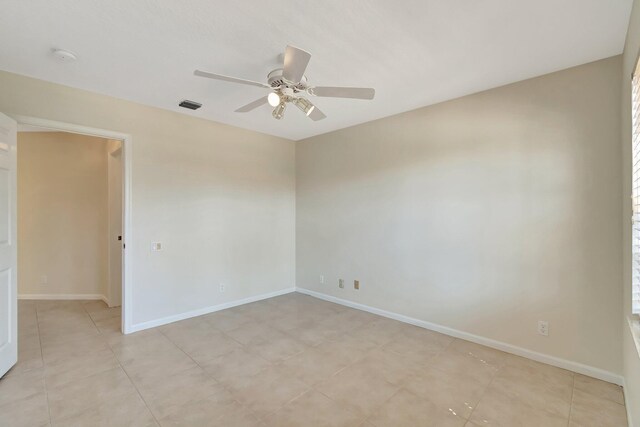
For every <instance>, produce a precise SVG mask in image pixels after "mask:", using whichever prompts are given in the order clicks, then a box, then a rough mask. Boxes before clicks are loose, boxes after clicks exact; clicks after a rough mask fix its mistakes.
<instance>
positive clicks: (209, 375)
mask: <svg viewBox="0 0 640 427" xmlns="http://www.w3.org/2000/svg"><path fill="white" fill-rule="evenodd" d="M211 327H212V328H214V329H215V330H216V331H218V332H221V333H222V334H223V335H224V336H226V335H225V334H224V333H223V332H222V331H220V330H219V329H218V328H216V327H214V326H211ZM158 332H159V333H160V335H162V336H163V337H165V338H166V339H167V341H169V342H170V343H171V344H173V345H174V347H176V348H177V349H178V350H180V351H181V352H182V353H184V354H185V355H186V356H187V357H188V358H189V359H191V361H192V362H193V363H195V364H196V366H197V367H199V368H200V369H202V371H203V372H204V374H205V375H206V376H207V378H210V379H212V380H213V381H215V382H216V384H219V385H220V386H221V387H222V388H223V389H224V390H225V391H226V392H227V393H229V394H230V395H231V397H232V398H233V401H234V402H236V403H237V404H239V405H241V406H242V407H243V408H245V409H246V410H247V411H249V412H250V413H251V414H252V415H253V411H251V410H250V409H249V408H248V407H247V405H245V404H244V403H242V402H240V401H238V399H236V398H235V396H234V395H233V392H232V391H231V390H229V388H228V387H227V386H226V385H225V384H222V383H221V382H220V381H218V380H217V379H216V378H215V377H214V376H213V375H212V374H210V373H209V372H207V370H206V369H205V368H204V367H203V366H202V365H200V364H199V363H198V362H196V360H195V359H194V358H193V357H191V355H190V354H189V353H187V352H186V351H184V350H183V349H182V348H181V347H180V346H179V345H178V344H176V343H175V342H173V340H172V339H171V338H169V337H168V336H167V335H166V334H165V333H164V332H162V330H161V328H158ZM228 338H230V339H233V338H231V337H228ZM234 341H235V340H234ZM236 342H237V341H236ZM238 344H240V343H238ZM240 345H242V344H240ZM243 348H244V346H243ZM227 354H228V353H227ZM221 356H224V355H221ZM258 357H259V356H258ZM186 370H188V369H185V371H186ZM185 371H181V372H180V373H182V372H185ZM223 416H224V415H220V417H219V418H217V419H221V418H222V417H223ZM154 418H155V415H154ZM256 418H258V417H256ZM258 419H259V418H258Z"/></svg>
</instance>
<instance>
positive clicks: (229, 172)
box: [0, 72, 295, 327]
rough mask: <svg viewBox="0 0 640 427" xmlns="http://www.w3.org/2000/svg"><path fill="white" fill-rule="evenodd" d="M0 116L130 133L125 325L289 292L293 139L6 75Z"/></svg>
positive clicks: (0, 81)
mask: <svg viewBox="0 0 640 427" xmlns="http://www.w3.org/2000/svg"><path fill="white" fill-rule="evenodd" d="M203 108H207V106H206V105H205V106H204V107H203ZM0 111H1V112H4V113H7V114H9V115H11V114H14V115H15V114H19V115H26V116H32V117H38V118H43V119H49V120H58V121H62V122H66V123H74V124H79V125H83V126H90V127H94V128H100V129H108V130H111V131H116V132H122V133H126V134H130V135H131V137H132V141H133V156H132V164H133V172H132V174H133V176H132V181H131V185H132V200H131V202H132V222H133V224H132V225H133V227H132V232H133V241H132V242H126V244H127V249H126V250H127V251H131V257H132V259H133V265H132V270H133V280H132V282H131V283H130V285H131V287H132V301H130V302H131V306H130V307H131V309H132V312H133V319H132V323H133V324H134V326H136V325H138V326H141V327H144V326H149V325H151V324H153V323H145V322H155V321H161V320H162V319H165V318H167V317H169V316H173V315H179V314H182V313H188V312H191V311H194V310H200V309H205V308H207V307H209V306H214V305H217V304H221V303H225V302H230V301H235V300H239V299H242V298H247V297H251V296H255V295H260V294H264V293H270V292H275V291H279V290H283V289H286V288H290V287H292V286H294V281H295V278H294V275H295V265H294V263H295V246H294V245H295V236H294V232H295V145H294V143H293V142H292V141H287V140H284V139H281V138H276V137H272V136H268V135H264V134H260V133H256V132H252V131H247V130H242V129H239V128H235V127H232V126H227V125H222V124H219V123H214V122H211V121H206V120H202V119H197V118H194V117H190V116H188V115H183V114H177V113H173V112H170V111H165V110H160V109H156V108H152V107H146V106H143V105H140V104H135V103H132V102H128V101H124V100H120V99H116V98H111V97H108V96H103V95H98V94H95V93H91V92H87V91H83V90H78V89H72V88H69V87H65V86H61V85H56V84H52V83H47V82H44V81H40V80H35V79H32V78H28V77H23V76H18V75H15V74H11V73H7V72H0ZM151 242H162V243H163V245H164V249H163V251H161V252H152V251H151ZM221 282H222V283H225V284H226V292H224V293H220V292H219V284H220V283H221Z"/></svg>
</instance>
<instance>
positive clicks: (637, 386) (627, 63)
mask: <svg viewBox="0 0 640 427" xmlns="http://www.w3.org/2000/svg"><path fill="white" fill-rule="evenodd" d="M639 50H640V1H638V0H635V1H634V2H633V10H632V12H631V19H630V21H629V30H628V32H627V40H626V43H625V48H624V54H623V56H622V74H621V76H622V171H623V174H622V177H623V180H622V188H623V191H622V200H623V203H624V204H623V209H622V235H623V236H624V240H623V259H624V268H623V272H624V276H623V277H624V280H623V282H622V289H623V304H622V313H623V316H622V319H621V322H622V333H623V340H624V346H623V364H624V377H625V383H626V387H625V398H626V399H627V411H628V413H629V418H630V423H629V425H633V426H640V355H639V353H638V352H639V351H640V348H637V347H636V345H635V343H634V340H633V336H632V333H631V329H630V328H629V322H628V319H630V318H631V319H632V320H633V321H635V322H636V323H637V322H638V318H637V317H635V318H633V317H632V316H631V222H630V216H631V198H630V196H631V73H632V72H633V70H634V68H635V64H636V60H637V58H638V51H639ZM638 339H639V340H640V337H638ZM632 422H633V423H634V424H632Z"/></svg>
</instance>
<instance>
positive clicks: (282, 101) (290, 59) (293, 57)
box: [193, 46, 375, 121]
mask: <svg viewBox="0 0 640 427" xmlns="http://www.w3.org/2000/svg"><path fill="white" fill-rule="evenodd" d="M310 59H311V54H309V52H306V51H304V50H302V49H299V48H297V47H294V46H287V47H286V49H285V51H284V65H283V68H277V69H275V70H273V71H271V72H270V73H269V74H268V75H267V82H268V84H265V83H260V82H254V81H251V80H245V79H239V78H236V77H230V76H225V75H222V74H215V73H209V72H207V71H200V70H195V71H194V72H193V74H194V75H196V76H198V77H206V78H209V79H215V80H222V81H226V82H230V83H238V84H243V85H248V86H256V87H261V88H265V89H270V90H272V92H271V93H269V94H268V95H267V96H264V97H262V98H260V99H256V100H255V101H253V102H250V103H249V104H247V105H244V106H242V107H240V108H238V109H237V110H235V111H236V112H237V113H246V112H248V111H252V110H254V109H256V108H258V107H260V106H262V105H264V104H267V103H268V104H269V105H271V106H272V107H275V108H274V110H273V112H272V113H271V115H272V116H273V117H274V118H275V119H277V120H280V119H282V118H283V117H284V112H285V109H286V107H287V103H292V104H294V105H295V106H296V107H298V108H299V109H300V110H301V111H302V112H303V113H304V114H305V115H306V116H307V117H309V118H310V119H311V120H313V121H318V120H322V119H324V118H325V117H327V116H325V114H324V113H323V112H322V111H320V110H319V109H318V107H316V106H315V105H314V104H313V103H312V102H311V101H309V100H308V99H306V98H303V97H302V96H300V95H301V94H308V95H311V96H317V97H330V98H351V99H373V98H374V96H375V90H374V89H373V88H360V87H331V86H315V87H313V86H309V84H308V80H307V77H306V76H305V74H304V72H305V71H306V69H307V65H308V64H309V60H310Z"/></svg>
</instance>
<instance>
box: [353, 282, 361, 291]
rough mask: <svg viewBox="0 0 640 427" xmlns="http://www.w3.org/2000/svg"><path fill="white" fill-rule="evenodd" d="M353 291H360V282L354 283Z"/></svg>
mask: <svg viewBox="0 0 640 427" xmlns="http://www.w3.org/2000/svg"><path fill="white" fill-rule="evenodd" d="M353 289H360V280H354V281H353Z"/></svg>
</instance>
